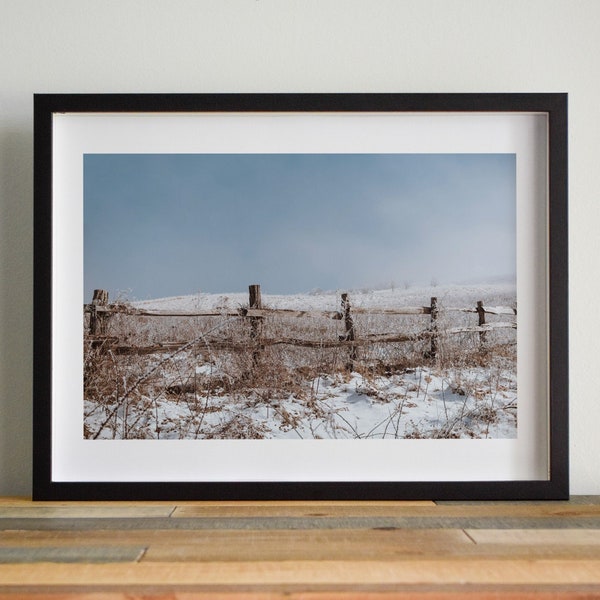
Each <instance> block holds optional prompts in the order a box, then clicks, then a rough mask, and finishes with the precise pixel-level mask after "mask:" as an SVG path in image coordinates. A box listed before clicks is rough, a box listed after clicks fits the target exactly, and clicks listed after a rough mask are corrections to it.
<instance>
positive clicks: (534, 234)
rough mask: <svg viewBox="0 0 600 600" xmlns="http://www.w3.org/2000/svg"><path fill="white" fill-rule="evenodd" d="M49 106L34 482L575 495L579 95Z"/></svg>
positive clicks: (278, 493)
mask: <svg viewBox="0 0 600 600" xmlns="http://www.w3.org/2000/svg"><path fill="white" fill-rule="evenodd" d="M34 109H35V119H34V133H35V148H34V150H35V215H34V216H35V218H34V225H35V299H34V300H35V302H34V306H35V341H34V349H35V360H34V368H35V372H34V398H33V401H34V420H35V422H34V481H33V495H34V499H40V500H41V499H46V500H49V499H57V500H58V499H60V500H75V499H77V500H83V499H90V500H92V499H94V500H109V499H113V500H119V499H140V500H141V499H143V500H153V499H156V500H185V499H189V500H194V499H196V500H219V499H223V500H310V499H318V500H328V499H330V500H335V499H347V500H401V499H432V500H442V499H447V500H451V499H457V500H458V499H460V500H466V499H469V500H485V499H498V500H502V499H506V500H507V499H564V498H568V494H569V475H568V404H567V402H568V307H567V96H566V94H560V93H548V94H545V93H540V94H538V93H532V94H241V95H238V94H208V95H207V94H191V95H187V94H164V95H157V94H149V95H144V94H142V95H138V94H134V95H132V94H121V95H119V94H117V95H113V94H98V95H79V94H58V95H54V94H53V95H49V94H41V95H36V96H35V100H34Z"/></svg>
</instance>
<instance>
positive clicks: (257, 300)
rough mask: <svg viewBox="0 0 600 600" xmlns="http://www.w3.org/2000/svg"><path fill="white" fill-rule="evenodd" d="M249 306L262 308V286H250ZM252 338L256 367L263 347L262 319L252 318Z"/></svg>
mask: <svg viewBox="0 0 600 600" xmlns="http://www.w3.org/2000/svg"><path fill="white" fill-rule="evenodd" d="M248 305H249V307H250V308H258V309H260V308H262V297H261V293H260V285H258V284H254V285H250V286H248ZM250 327H251V331H250V336H251V337H252V339H253V340H254V342H255V347H254V351H253V352H252V363H253V364H254V365H255V366H256V364H257V363H258V359H259V357H260V351H261V350H262V347H261V345H260V339H261V337H262V317H250Z"/></svg>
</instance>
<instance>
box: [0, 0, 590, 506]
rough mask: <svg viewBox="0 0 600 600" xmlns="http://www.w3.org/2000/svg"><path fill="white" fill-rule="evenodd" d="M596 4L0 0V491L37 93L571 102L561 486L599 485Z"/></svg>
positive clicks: (12, 456) (27, 288)
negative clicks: (558, 94) (426, 95)
mask: <svg viewBox="0 0 600 600" xmlns="http://www.w3.org/2000/svg"><path fill="white" fill-rule="evenodd" d="M598 31H600V2H598V1H597V0H503V1H502V2H497V1H495V0H375V1H374V0H345V1H342V0H286V1H282V0H177V1H176V2H173V1H169V0H103V1H102V2H98V1H91V0H53V1H52V2H47V1H45V0H19V1H18V2H16V1H14V0H0V494H3V495H28V494H29V493H30V489H31V488H30V486H31V484H30V479H31V462H32V456H31V450H30V448H31V442H32V439H31V438H32V427H31V420H32V410H31V364H32V288H33V285H32V238H33V232H32V148H33V146H32V94H33V93H34V92H263V91H268V92H325V91H336V92H384V91H385V92H489V91H499V92H516V91H544V92H545V91H566V92H568V93H569V95H570V98H569V102H570V135H569V143H570V227H571V236H570V244H571V247H570V259H569V263H570V264H569V267H570V277H571V346H570V368H571V399H570V401H571V471H572V474H571V486H572V493H574V494H600V461H599V457H600V435H598V429H599V427H600V398H598V396H599V394H600V383H599V382H598V373H599V372H600V352H598V351H597V350H596V346H597V344H596V340H597V339H598V338H599V336H600V312H598V311H597V310H594V309H596V306H595V295H597V294H599V293H600V279H599V269H598V262H599V258H600V235H599V232H598V228H599V224H600V202H599V201H598V196H597V194H598V190H600V110H599V106H600V103H599V98H600V66H599V62H598V57H599V56H600V36H599V35H598Z"/></svg>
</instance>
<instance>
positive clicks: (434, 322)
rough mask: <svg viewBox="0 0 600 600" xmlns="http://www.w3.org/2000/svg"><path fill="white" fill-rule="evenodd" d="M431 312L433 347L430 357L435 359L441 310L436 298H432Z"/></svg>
mask: <svg viewBox="0 0 600 600" xmlns="http://www.w3.org/2000/svg"><path fill="white" fill-rule="evenodd" d="M430 311H431V312H430V315H431V319H430V322H429V330H430V331H431V346H430V349H429V356H430V357H431V358H435V357H436V356H437V351H438V337H439V333H438V315H439V308H438V303H437V297H436V296H432V298H431V304H430Z"/></svg>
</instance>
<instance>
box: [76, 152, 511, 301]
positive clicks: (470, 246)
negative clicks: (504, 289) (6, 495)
mask: <svg viewBox="0 0 600 600" xmlns="http://www.w3.org/2000/svg"><path fill="white" fill-rule="evenodd" d="M515 169H516V165H515V156H514V155H513V154H443V155H442V154H243V155H242V154H220V155H214V154H210V155H202V154H197V155H196V154H194V155H186V154H172V155H158V154H88V155H85V157H84V285H85V290H84V293H85V298H91V294H92V290H93V289H94V288H102V289H107V290H108V291H109V293H110V296H111V298H115V297H116V295H118V294H119V293H125V294H126V296H127V297H128V298H130V299H145V298H159V297H164V296H173V295H180V294H192V293H197V292H214V293H218V292H229V293H233V292H244V291H247V289H248V285H249V284H253V283H259V284H261V286H262V289H263V293H273V294H286V293H296V292H308V291H310V290H312V289H315V288H320V289H323V290H335V289H354V288H363V287H389V286H390V285H391V284H392V283H393V284H394V285H401V284H404V283H411V284H417V283H425V284H427V283H430V282H431V281H432V280H433V279H435V280H436V281H437V282H438V283H440V284H441V283H463V282H469V281H485V280H492V279H495V278H498V277H514V276H515V268H516V267H515V263H516V238H515V228H516V225H515V219H516V194H515V176H516V174H515Z"/></svg>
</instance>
